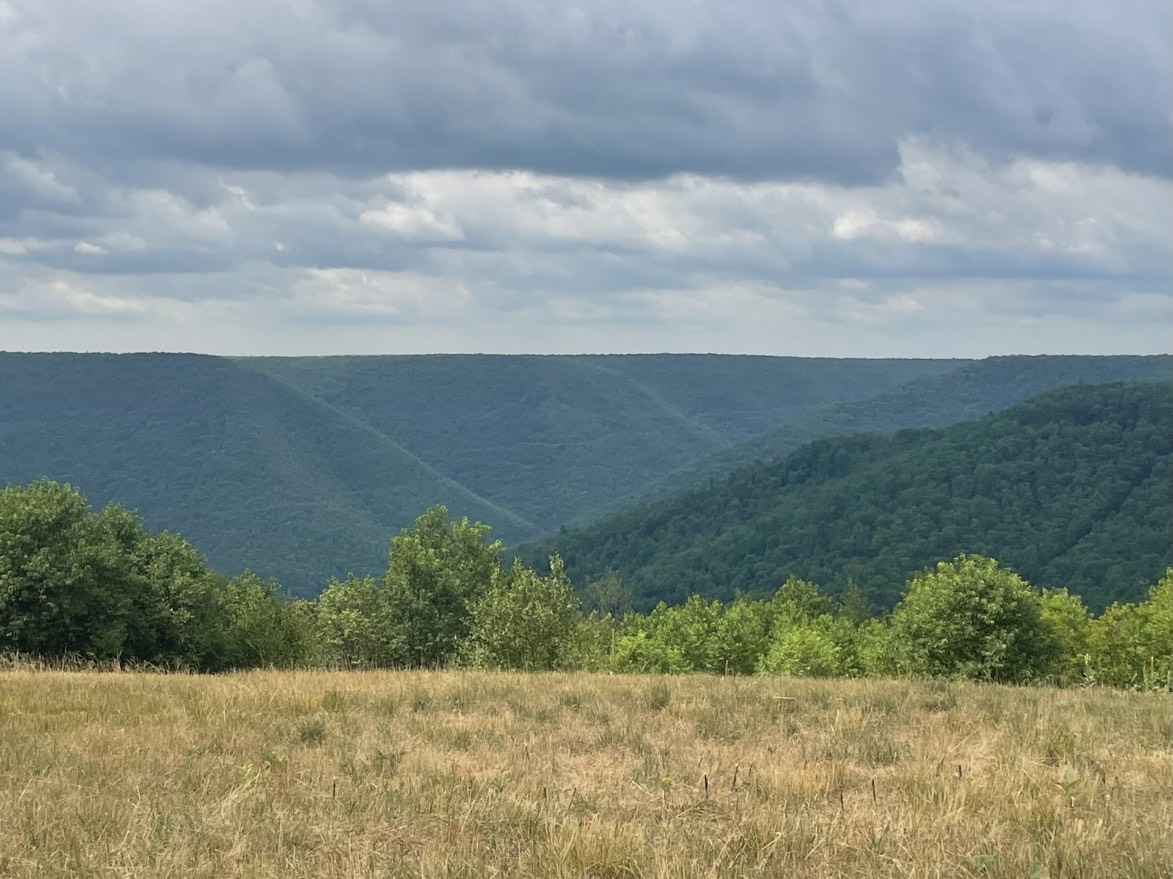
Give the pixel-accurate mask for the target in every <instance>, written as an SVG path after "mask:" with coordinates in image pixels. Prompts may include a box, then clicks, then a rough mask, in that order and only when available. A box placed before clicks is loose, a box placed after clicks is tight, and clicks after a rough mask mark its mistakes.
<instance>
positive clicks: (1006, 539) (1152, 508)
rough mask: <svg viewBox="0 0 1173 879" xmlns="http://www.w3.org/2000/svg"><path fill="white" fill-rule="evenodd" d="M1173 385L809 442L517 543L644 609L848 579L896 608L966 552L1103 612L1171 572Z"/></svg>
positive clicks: (1051, 396)
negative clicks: (1065, 590) (622, 589)
mask: <svg viewBox="0 0 1173 879" xmlns="http://www.w3.org/2000/svg"><path fill="white" fill-rule="evenodd" d="M1171 485H1173V385H1170V384H1169V383H1120V384H1110V385H1080V386H1071V387H1067V388H1062V389H1060V390H1056V391H1050V392H1048V393H1046V394H1043V395H1041V396H1039V397H1035V398H1032V399H1031V400H1028V401H1026V402H1024V403H1020V404H1018V405H1016V406H1014V407H1011V408H1009V409H1006V410H1004V411H1002V412H998V413H995V414H992V415H988V416H986V417H985V418H982V419H980V420H977V421H971V422H963V423H961V424H957V425H954V426H952V427H949V428H945V429H941V430H930V429H909V430H903V431H900V432H898V433H897V434H895V435H894V436H883V435H879V434H861V435H856V436H849V437H832V438H827V439H820V440H816V441H814V442H812V443H810V444H808V445H806V446H804V447H803V448H801V449H799V450H798V451H796V452H794V453H793V454H791V455H789V456H787V457H784V458H781V459H778V460H776V461H772V462H765V463H759V464H755V465H752V466H748V467H745V468H743V469H741V470H738V471H737V472H735V473H734V474H732V475H731V476H729V477H727V478H725V479H723V480H720V481H716V482H714V483H712V484H710V485H709V486H707V487H705V488H698V489H696V490H694V491H691V492H687V493H685V494H682V495H679V496H677V497H674V498H671V499H668V500H665V501H660V502H657V503H653V504H645V505H640V506H637V507H635V508H632V509H629V510H627V511H626V512H624V513H622V514H620V515H617V516H615V517H613V518H610V519H605V520H602V521H600V522H597V523H595V524H593V525H590V526H587V527H585V528H582V529H576V530H571V531H564V532H562V533H560V534H557V535H554V536H552V537H550V538H547V539H545V540H543V541H540V542H538V543H535V544H532V545H529V546H525V547H522V548H521V549H520V550H519V554H520V555H521V556H522V557H523V558H524V559H526V560H528V561H531V562H539V561H540V559H542V558H544V557H546V556H547V555H548V554H549V553H552V552H557V553H559V554H560V555H561V556H562V557H563V559H564V560H565V562H566V566H567V571H568V573H569V574H570V575H571V576H572V577H573V578H574V579H575V580H576V582H580V583H581V582H586V581H589V580H591V579H593V578H595V577H598V576H599V575H601V574H602V573H603V572H604V570H606V569H608V568H612V569H614V570H616V571H617V572H618V573H619V574H620V575H621V576H622V577H624V578H625V579H626V580H627V581H628V583H629V584H630V585H631V587H632V588H633V590H634V592H635V595H636V597H637V599H638V603H639V604H640V605H641V606H646V605H649V604H652V603H654V602H655V601H657V600H661V599H663V600H666V601H668V602H669V603H673V602H678V601H681V600H683V599H684V598H685V597H686V596H688V595H690V594H692V593H699V594H701V595H704V596H706V597H711V598H726V599H727V598H730V597H732V595H733V594H734V593H735V592H736V591H745V592H749V593H769V592H772V591H773V590H774V589H776V588H777V587H778V585H780V584H781V583H782V582H783V581H784V580H785V579H786V578H787V577H788V576H790V575H795V576H799V577H803V578H806V579H811V580H815V581H817V582H819V583H821V584H823V585H825V586H829V587H831V588H832V589H841V588H842V587H843V586H844V585H845V583H846V581H847V579H848V578H850V579H852V580H854V581H855V582H856V584H857V585H859V586H860V588H861V589H862V590H863V591H864V593H865V594H866V595H867V596H868V597H869V598H870V599H871V600H872V601H873V602H874V603H875V604H876V605H878V606H881V607H884V606H891V604H892V603H893V602H894V601H895V599H896V598H897V596H898V595H899V592H900V589H901V587H902V585H903V583H904V581H905V579H906V578H907V577H908V576H910V575H911V574H912V573H913V572H914V571H916V570H918V569H921V568H923V567H925V566H927V565H929V564H932V563H933V562H935V561H937V560H939V559H947V558H951V557H953V556H955V555H957V554H959V553H962V552H972V553H980V554H984V555H992V556H994V557H996V558H998V559H999V560H1000V561H1002V562H1004V563H1006V564H1009V565H1011V566H1012V567H1014V568H1016V569H1018V570H1019V571H1020V572H1021V573H1022V574H1023V575H1024V576H1026V577H1027V578H1028V579H1030V580H1032V581H1033V582H1035V583H1036V585H1048V586H1066V587H1069V588H1071V589H1072V590H1073V591H1077V592H1079V593H1080V594H1082V595H1083V596H1084V597H1085V600H1087V601H1088V603H1089V604H1090V605H1092V606H1093V607H1097V608H1102V607H1103V606H1104V605H1106V604H1107V603H1109V602H1111V601H1115V600H1135V599H1137V598H1138V597H1139V596H1140V595H1141V594H1142V592H1143V589H1144V587H1145V585H1146V584H1148V583H1152V582H1155V581H1156V579H1157V578H1158V577H1159V576H1160V575H1161V573H1162V572H1163V571H1164V570H1165V568H1166V567H1167V566H1168V565H1170V564H1173V493H1171V492H1170V490H1169V488H1170V486H1171Z"/></svg>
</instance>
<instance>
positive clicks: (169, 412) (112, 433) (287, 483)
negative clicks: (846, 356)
mask: <svg viewBox="0 0 1173 879" xmlns="http://www.w3.org/2000/svg"><path fill="white" fill-rule="evenodd" d="M1171 377H1173V358H1169V357H1042V358H1037V357H1030V358H1027V357H1014V358H994V359H990V360H984V361H963V360H863V359H860V360H830V359H801V358H785V357H741V356H724V355H610V356H567V357H528V356H481V355H436V356H401V357H396V356H388V357H327V358H220V357H210V356H201V355H176V354H139V355H98V354H9V353H0V484H21V483H26V482H29V481H32V480H34V479H37V478H40V477H46V476H47V477H49V478H53V479H56V480H58V481H62V482H69V483H72V484H74V485H76V486H78V487H80V488H81V489H82V490H83V491H84V492H85V493H86V494H87V496H88V497H89V499H90V501H91V502H92V503H94V504H95V505H102V504H105V503H107V502H111V501H116V502H118V503H120V504H122V505H124V506H127V507H130V508H132V509H136V510H138V511H139V513H140V514H141V515H142V516H143V518H144V520H145V522H146V524H147V526H148V527H149V528H152V529H168V530H172V531H177V532H179V533H181V534H183V535H184V536H185V537H187V538H188V539H189V540H191V541H192V542H193V543H194V544H195V545H196V546H197V547H199V548H200V549H201V551H203V552H204V553H205V554H206V555H207V556H208V557H209V559H210V560H211V561H212V563H213V564H214V565H215V566H216V567H217V569H218V570H221V571H222V572H224V573H234V572H236V571H239V570H241V569H244V568H249V569H252V570H254V571H255V572H257V573H259V574H261V575H262V576H273V577H276V578H278V579H279V580H280V581H281V583H282V584H283V585H284V586H285V587H286V588H287V589H289V590H290V591H292V592H294V593H296V594H302V595H312V594H316V593H317V592H318V591H320V590H321V589H322V588H323V587H324V586H325V584H326V583H327V581H328V580H329V578H330V577H334V576H341V575H344V574H345V573H347V572H348V571H354V572H356V573H360V574H365V573H373V572H378V571H381V570H382V569H383V568H384V567H385V563H386V552H387V543H388V538H389V536H390V535H391V534H393V533H395V532H397V531H398V530H399V529H400V528H403V527H405V526H407V525H409V524H410V523H411V522H412V521H413V520H414V518H415V517H416V516H417V515H419V514H420V513H421V512H423V511H424V510H425V509H427V508H428V507H430V506H432V505H434V504H437V503H443V504H445V505H446V506H447V507H448V508H449V509H450V511H451V513H452V514H453V515H455V516H468V517H469V518H472V519H478V520H481V521H484V522H487V523H489V524H490V525H492V526H493V528H494V535H495V536H497V537H500V538H502V539H503V540H505V541H506V542H507V543H508V544H511V545H516V544H517V543H520V542H523V541H527V540H534V539H536V538H539V537H541V536H542V535H545V534H551V533H554V532H556V531H557V529H559V528H560V527H562V526H567V525H569V526H573V525H576V524H582V523H587V522H592V521H595V520H598V519H599V518H600V517H601V516H603V515H604V514H607V513H609V512H612V511H615V510H618V509H620V508H622V507H623V506H624V505H626V504H628V503H629V502H632V501H639V500H646V499H648V498H666V497H669V496H671V495H673V494H675V493H677V492H679V491H682V490H687V489H695V488H696V487H697V486H702V485H705V484H707V483H708V482H711V481H719V480H721V479H724V478H725V477H727V476H728V475H729V473H730V472H733V471H737V470H738V469H739V468H744V467H745V466H746V465H747V464H750V463H752V462H754V461H759V460H774V459H776V458H778V457H779V456H784V455H786V454H788V453H790V452H793V451H794V450H795V449H799V448H800V447H802V446H803V445H804V444H805V443H808V442H810V441H811V440H815V439H818V438H821V437H826V436H835V435H839V434H852V433H859V432H861V431H870V432H876V431H879V432H888V433H890V432H893V431H897V430H900V429H902V428H905V427H909V426H918V427H919V426H926V425H932V426H938V425H946V424H951V423H955V422H958V421H962V420H965V419H968V418H972V417H974V416H975V415H984V414H986V413H987V412H990V411H994V410H998V409H1000V408H1003V407H1005V406H1007V405H1010V404H1012V403H1015V402H1018V401H1019V400H1022V399H1024V398H1025V397H1028V396H1030V395H1032V394H1033V393H1037V392H1039V391H1043V390H1047V389H1050V388H1056V387H1064V386H1067V385H1073V384H1080V383H1084V384H1099V383H1103V382H1112V381H1122V380H1128V381H1169V380H1170V378H1171Z"/></svg>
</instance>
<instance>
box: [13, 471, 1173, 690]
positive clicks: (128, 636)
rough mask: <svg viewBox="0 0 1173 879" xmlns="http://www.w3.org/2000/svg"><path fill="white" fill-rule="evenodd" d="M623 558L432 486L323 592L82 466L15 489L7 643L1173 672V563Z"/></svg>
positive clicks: (180, 658)
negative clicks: (670, 568)
mask: <svg viewBox="0 0 1173 879" xmlns="http://www.w3.org/2000/svg"><path fill="white" fill-rule="evenodd" d="M631 606H632V599H631V594H630V591H629V590H628V588H627V587H626V586H625V584H624V583H623V581H622V580H621V578H620V577H619V576H618V575H617V574H615V573H614V572H613V571H608V572H606V573H605V574H604V575H603V576H601V577H599V578H597V579H596V580H594V581H592V582H591V583H588V584H585V586H584V587H583V588H582V589H581V590H577V591H576V590H575V588H574V587H573V585H572V584H571V582H570V580H569V578H568V577H567V575H566V571H565V568H564V566H563V565H562V562H561V560H560V559H559V558H558V557H557V556H554V557H552V558H551V559H550V564H549V572H548V573H539V572H538V571H536V570H534V569H533V568H530V567H527V566H526V565H525V564H523V563H522V562H521V561H520V560H518V559H513V560H512V561H511V562H508V563H507V562H506V560H505V551H504V547H503V546H502V544H501V543H500V542H499V541H490V540H489V528H488V527H487V526H485V525H482V524H480V523H473V522H470V521H469V520H467V519H461V520H459V521H450V520H449V518H448V513H447V510H446V509H445V508H444V507H442V506H437V507H434V508H432V509H430V510H428V511H427V512H426V513H424V514H423V515H422V516H420V517H419V519H417V520H416V523H415V527H414V528H410V529H406V530H404V531H402V532H401V533H400V534H398V535H396V536H395V537H393V538H392V539H391V542H390V552H389V556H388V566H387V570H386V572H385V573H384V575H383V576H382V577H381V578H376V577H355V576H348V577H346V578H345V579H340V580H338V579H336V580H332V581H331V582H330V583H329V585H328V586H327V587H326V588H325V590H324V591H323V592H322V594H321V596H320V597H319V598H318V600H317V601H306V600H300V599H296V600H295V599H289V598H286V597H285V596H283V594H282V591H281V588H280V585H279V584H278V583H277V582H276V581H274V580H263V579H261V578H259V577H257V576H256V575H254V574H252V573H248V572H246V573H244V574H241V575H239V576H237V577H233V578H224V577H221V576H219V575H218V574H216V573H215V572H214V571H213V570H212V569H211V568H210V566H209V565H208V563H207V561H206V560H205V559H204V558H203V556H202V555H200V553H199V552H198V551H196V549H195V548H193V547H192V546H191V545H190V544H188V543H187V542H186V541H184V540H183V539H182V538H180V537H179V536H177V535H174V534H170V533H167V532H163V533H151V532H149V531H147V530H146V529H145V527H144V526H143V523H142V521H141V519H139V518H138V517H137V516H135V515H134V514H132V513H130V512H128V511H126V510H125V509H122V508H121V507H119V506H117V505H110V506H107V507H106V508H104V509H102V510H100V511H97V512H94V511H93V510H91V508H90V507H89V505H88V503H87V502H86V500H85V498H84V497H83V496H82V495H81V494H80V492H78V491H77V490H75V489H74V488H72V487H70V486H68V485H60V484H58V483H56V482H52V481H50V480H41V481H39V482H35V483H33V484H31V485H28V486H24V487H19V486H14V487H9V488H6V489H4V490H3V491H0V653H9V654H31V655H36V656H40V657H58V656H84V657H91V658H93V659H97V660H120V661H123V662H130V663H142V664H150V665H154V666H159V667H166V668H182V669H190V670H196V671H209V672H216V671H225V670H230V669H244V668H254V667H264V666H277V667H363V668H376V667H387V668H405V667H426V668H434V667H443V666H454V665H464V666H471V667H477V668H493V669H515V670H533V671H539V670H555V669H562V670H571V669H583V670H592V671H612V672H642V673H685V672H708V673H717V674H736V675H748V674H758V675H800V676H820V677H849V676H851V677H854V676H865V675H880V676H918V677H949V678H968V679H973V680H989V681H1000V682H1010V683H1029V682H1046V683H1055V684H1060V685H1077V684H1084V683H1098V684H1105V685H1112V686H1120V687H1134V688H1145V689H1154V688H1168V687H1169V686H1170V681H1171V662H1173V569H1169V570H1168V571H1166V573H1165V575H1164V577H1162V578H1161V579H1160V581H1159V582H1157V583H1155V584H1153V585H1151V586H1150V587H1149V589H1148V592H1147V595H1146V597H1145V598H1144V599H1143V600H1142V601H1139V602H1135V603H1116V604H1113V605H1111V606H1110V607H1108V608H1107V609H1106V610H1105V611H1104V612H1103V613H1102V614H1100V615H1098V616H1096V615H1093V614H1092V613H1090V612H1089V610H1088V608H1087V607H1086V606H1085V605H1084V604H1083V602H1082V600H1081V599H1080V597H1079V596H1078V595H1077V594H1075V593H1073V592H1069V591H1068V590H1067V589H1062V588H1059V589H1042V590H1039V589H1036V588H1034V587H1033V586H1031V585H1030V584H1029V583H1028V582H1026V581H1025V580H1024V579H1023V578H1022V577H1020V576H1019V575H1018V574H1017V573H1015V572H1014V571H1013V570H1011V569H1009V568H1007V567H1005V566H1003V565H1001V564H999V563H998V562H997V561H996V560H994V559H992V558H988V557H985V556H980V555H960V556H957V557H956V558H953V559H951V560H948V561H941V562H939V563H938V564H937V565H935V566H933V567H930V568H927V569H925V570H922V571H920V572H918V573H916V574H914V575H913V576H912V578H911V579H910V580H909V581H908V582H907V583H906V584H905V588H904V590H903V592H902V594H901V598H900V600H899V601H898V603H897V604H896V605H895V607H894V608H893V609H892V610H891V611H890V612H888V613H885V614H883V615H879V616H877V615H875V614H874V613H873V609H872V608H871V607H869V605H868V603H867V601H866V599H865V597H864V594H863V593H862V591H861V590H860V589H859V588H858V587H856V586H855V584H854V583H852V582H850V581H849V582H848V584H847V586H846V588H845V589H843V590H842V592H841V594H840V595H839V596H837V597H833V596H831V595H829V594H827V593H826V592H824V591H823V590H821V589H820V588H819V586H817V585H816V584H814V583H811V582H809V581H806V580H802V579H798V578H794V577H791V578H789V579H787V580H786V581H785V582H784V583H782V584H781V585H780V587H779V588H778V589H777V591H776V592H775V593H774V594H773V595H770V596H767V597H752V596H748V595H739V596H737V597H735V598H734V599H733V600H731V601H728V602H724V603H723V602H720V601H712V600H706V599H704V598H702V597H701V596H699V595H693V596H691V597H690V598H688V599H687V600H686V601H684V602H683V603H680V604H676V605H668V604H665V603H663V602H661V603H660V604H658V605H657V606H656V607H655V608H653V609H652V610H650V611H649V612H647V613H639V612H635V611H633V610H632V609H631Z"/></svg>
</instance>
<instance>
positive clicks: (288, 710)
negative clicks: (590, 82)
mask: <svg viewBox="0 0 1173 879" xmlns="http://www.w3.org/2000/svg"><path fill="white" fill-rule="evenodd" d="M1171 736H1173V729H1171V718H1170V708H1169V702H1168V695H1167V694H1165V695H1161V694H1137V693H1126V692H1118V691H1111V690H1070V691H1062V690H1051V689H1010V688H1001V687H994V686H973V685H965V684H931V683H930V684H921V683H908V682H888V681H829V682H818V681H804V680H795V679H760V680H759V679H753V680H750V679H736V678H714V677H679V678H662V679H661V678H639V677H603V676H591V675H542V676H536V675H535V676H525V675H507V674H485V673H466V672H444V673H413V672H370V673H357V672H356V673H342V672H250V673H244V674H235V675H228V676H222V677H189V676H163V675H146V674H141V675H140V674H99V673H71V672H47V671H33V670H8V671H0V803H4V804H5V805H4V806H3V807H0V876H2V877H5V879H7V877H13V879H16V877H33V876H36V877H66V876H68V877H98V876H101V877H114V876H119V877H121V876H134V877H156V876H157V877H179V876H182V877H217V879H218V877H262V876H307V877H308V876H314V877H323V879H332V877H360V876H388V877H400V876H403V877H407V876H421V877H457V876H468V877H473V876H477V877H480V876H520V877H571V876H581V877H706V876H708V877H734V876H744V877H751V876H753V877H756V876H786V877H815V876H819V877H824V876H859V877H872V876H892V877H897V876H899V877H933V876H969V875H979V876H989V877H1016V879H1026V877H1036V879H1041V877H1054V879H1058V877H1088V879H1092V877H1096V879H1101V877H1150V876H1151V877H1168V876H1169V875H1170V867H1169V864H1170V861H1169V857H1170V845H1171V839H1170V833H1171V831H1170V793H1171V791H1170V782H1171V780H1170V760H1171V748H1170V738H1171Z"/></svg>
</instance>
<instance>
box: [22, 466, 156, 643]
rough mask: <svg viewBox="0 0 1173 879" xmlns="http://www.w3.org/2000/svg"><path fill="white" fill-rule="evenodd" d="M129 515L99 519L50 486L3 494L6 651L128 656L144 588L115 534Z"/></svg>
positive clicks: (77, 497)
mask: <svg viewBox="0 0 1173 879" xmlns="http://www.w3.org/2000/svg"><path fill="white" fill-rule="evenodd" d="M127 516H129V514H126V515H125V516H124V515H121V514H118V512H117V511H116V510H114V509H111V510H110V512H109V513H107V514H106V515H105V516H104V517H98V516H95V515H94V514H93V513H91V511H90V508H89V505H88V504H87V503H86V500H85V498H84V497H82V495H81V493H80V492H78V491H76V490H75V489H73V488H72V487H70V486H68V485H59V484H57V483H56V482H52V481H50V480H41V481H39V482H35V483H33V484H31V485H29V486H27V487H23V488H22V487H10V488H6V489H4V490H3V491H0V650H7V651H22V652H29V653H38V654H44V655H61V654H65V653H82V654H86V655H90V656H94V657H98V658H113V657H117V656H120V655H122V653H123V650H124V647H125V645H126V641H127V635H128V629H129V626H130V624H131V620H132V619H133V618H134V607H133V600H134V592H135V587H136V585H137V583H136V582H135V578H134V577H133V572H132V571H131V570H130V563H131V559H129V558H127V556H126V553H125V547H124V546H123V544H122V543H121V542H120V541H119V539H118V534H117V533H116V529H117V527H123V526H126V525H127V524H128V523H127ZM129 542H130V543H132V544H133V540H131V541H129Z"/></svg>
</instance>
